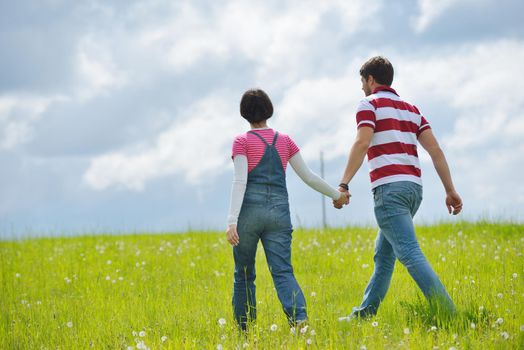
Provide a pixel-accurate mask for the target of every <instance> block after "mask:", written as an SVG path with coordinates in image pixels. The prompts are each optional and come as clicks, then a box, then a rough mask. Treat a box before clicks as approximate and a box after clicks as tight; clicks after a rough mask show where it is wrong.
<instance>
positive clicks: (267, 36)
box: [129, 0, 382, 86]
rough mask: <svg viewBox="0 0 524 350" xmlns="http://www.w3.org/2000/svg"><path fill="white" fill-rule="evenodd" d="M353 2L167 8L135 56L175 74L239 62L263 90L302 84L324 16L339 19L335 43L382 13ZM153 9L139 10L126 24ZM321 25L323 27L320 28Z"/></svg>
mask: <svg viewBox="0 0 524 350" xmlns="http://www.w3.org/2000/svg"><path fill="white" fill-rule="evenodd" d="M381 3H382V2H381V1H378V2H373V3H372V4H370V3H369V2H367V1H364V0H358V1H351V2H348V1H342V0H332V1H290V2H256V1H240V0H230V1H226V2H223V3H221V4H220V5H214V6H206V7H198V5H195V4H194V3H192V2H189V1H182V2H178V3H177V4H176V5H174V6H172V7H170V8H169V9H168V10H167V12H168V13H169V15H168V17H169V20H166V21H162V22H161V23H158V24H155V25H148V26H146V27H145V29H142V30H139V31H138V32H137V33H136V35H135V36H136V38H137V39H136V41H133V45H135V44H138V46H139V48H140V50H142V51H144V50H146V51H147V52H150V53H151V55H152V56H154V57H158V59H159V66H161V67H163V68H167V69H171V70H174V71H175V72H177V73H180V72H183V71H185V70H187V69H189V68H192V67H195V66H198V65H199V64H201V63H202V62H203V61H204V60H207V61H209V60H211V61H217V60H218V61H221V60H228V59H234V58H236V57H240V58H241V59H243V60H248V61H250V62H253V63H254V67H255V73H256V77H257V80H259V81H262V82H264V83H265V84H264V86H269V85H271V86H282V84H288V83H290V82H292V81H294V80H296V79H300V78H301V74H303V73H306V72H305V71H304V65H305V62H307V58H308V57H309V56H310V55H312V54H313V53H315V52H317V50H318V48H317V46H316V41H315V40H313V39H314V37H315V36H316V35H317V34H318V33H319V32H321V31H322V28H321V27H320V25H321V24H322V23H325V20H326V18H325V17H326V16H328V15H331V16H335V15H336V16H338V19H339V20H340V21H341V22H343V23H344V25H343V26H342V27H341V28H342V29H343V30H341V31H338V32H330V35H329V41H330V42H332V43H333V45H335V43H336V42H337V41H338V40H340V38H343V37H344V36H347V35H350V34H352V33H354V32H356V31H358V30H361V28H363V27H364V24H365V23H366V21H368V20H370V19H371V18H373V16H374V15H376V12H377V11H378V9H379V8H380V7H381ZM155 8H156V5H154V4H153V5H152V8H149V9H147V8H144V6H140V11H138V9H135V10H133V11H130V13H129V16H130V18H135V17H136V16H138V12H140V14H142V15H143V13H144V11H145V12H148V11H154V9H155ZM323 21H324V22H323Z"/></svg>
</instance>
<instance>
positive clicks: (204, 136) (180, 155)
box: [84, 96, 245, 191]
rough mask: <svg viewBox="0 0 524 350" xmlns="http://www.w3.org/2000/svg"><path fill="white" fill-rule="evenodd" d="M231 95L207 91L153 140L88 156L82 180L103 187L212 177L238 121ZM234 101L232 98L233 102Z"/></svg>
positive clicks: (221, 167) (220, 167)
mask: <svg viewBox="0 0 524 350" xmlns="http://www.w3.org/2000/svg"><path fill="white" fill-rule="evenodd" d="M230 100H231V98H223V97H219V96H211V97H208V98H204V99H203V100H201V101H198V102H197V103H195V104H194V105H193V106H191V107H189V108H188V109H187V110H185V111H183V112H182V113H180V116H179V117H177V121H175V122H174V123H173V124H172V125H171V126H170V127H169V128H167V130H166V131H164V132H162V133H161V134H160V135H158V137H156V139H155V140H153V141H152V142H150V143H149V144H148V143H145V142H142V143H140V144H139V145H137V146H135V147H133V149H128V150H122V151H115V152H111V153H108V154H104V155H101V156H98V157H95V158H94V159H92V161H91V164H90V166H89V168H88V169H87V171H86V173H85V175H84V180H85V181H86V183H87V184H88V185H89V186H90V187H92V188H94V189H98V190H103V189H106V188H108V187H113V186H116V187H121V188H128V189H132V190H136V191H140V190H142V189H144V186H145V184H146V182H148V181H151V180H154V179H157V178H160V177H164V176H169V175H176V174H178V175H182V176H183V177H184V178H185V180H186V181H187V182H189V183H197V182H198V181H200V180H203V179H206V181H211V180H213V179H214V178H215V177H216V175H218V174H220V173H221V172H223V171H225V170H227V169H228V168H227V165H228V164H229V163H230V162H231V160H230V158H229V156H228V154H229V148H230V147H231V142H232V140H233V136H234V135H235V134H236V133H240V132H241V130H242V129H243V127H244V126H245V125H243V123H242V120H241V118H240V116H238V112H237V111H235V110H232V108H231V104H228V103H226V101H230ZM235 107H236V104H235Z"/></svg>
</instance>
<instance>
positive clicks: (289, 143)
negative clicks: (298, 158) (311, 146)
mask: <svg viewBox="0 0 524 350" xmlns="http://www.w3.org/2000/svg"><path fill="white" fill-rule="evenodd" d="M287 148H288V150H289V156H288V159H291V158H292V157H293V156H294V155H295V154H297V153H298V152H299V151H300V148H298V146H297V144H296V143H295V141H293V140H292V139H291V137H289V136H288V137H287Z"/></svg>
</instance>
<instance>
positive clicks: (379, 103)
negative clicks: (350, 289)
mask: <svg viewBox="0 0 524 350" xmlns="http://www.w3.org/2000/svg"><path fill="white" fill-rule="evenodd" d="M360 75H361V81H362V90H364V93H365V94H366V97H365V98H364V99H363V100H361V101H360V104H359V106H358V109H357V128H358V131H357V136H356V139H355V142H354V144H353V146H352V147H351V151H350V153H349V159H348V163H347V165H346V169H345V171H344V176H343V177H342V181H341V184H340V187H339V191H341V192H349V191H348V184H349V182H350V181H351V179H353V176H354V175H355V173H356V172H357V170H358V169H359V168H360V166H361V165H362V161H363V160H364V156H365V155H366V153H367V156H368V162H369V167H370V177H371V187H372V191H373V197H374V205H375V217H376V220H377V223H378V226H379V231H378V235H377V239H376V242H375V255H374V261H375V267H374V271H373V276H372V277H371V280H370V281H369V283H368V286H367V287H366V290H365V292H364V298H363V300H362V303H361V305H360V306H359V307H355V308H353V311H352V313H351V315H350V316H349V317H342V318H341V320H343V319H351V318H355V317H369V316H373V315H375V314H376V313H377V310H378V307H379V305H380V302H381V301H382V300H383V299H384V297H385V295H386V292H387V290H388V287H389V283H390V281H391V275H392V273H393V267H394V265H395V260H396V259H398V260H399V261H400V262H401V263H402V264H403V265H404V266H405V267H406V268H407V270H408V272H409V274H410V275H411V277H412V278H413V279H414V280H415V282H416V283H417V285H418V286H419V288H420V289H421V290H422V292H423V293H424V296H425V297H426V298H427V299H428V301H429V302H430V304H432V305H435V306H436V307H438V308H439V309H441V310H443V311H446V312H451V313H453V312H454V310H455V306H454V304H453V302H452V300H451V298H450V297H449V295H448V293H447V291H446V289H445V287H444V285H443V284H442V283H441V282H440V280H439V279H438V277H437V275H436V274H435V272H434V271H433V269H432V268H431V266H430V265H429V263H428V261H427V260H426V257H425V256H424V254H423V253H422V251H421V249H420V246H419V244H418V242H417V238H416V236H415V230H414V226H413V216H414V215H415V213H416V212H417V209H418V207H419V205H420V202H421V200H422V181H421V177H420V176H421V172H420V165H419V161H418V154H417V141H418V142H419V143H420V144H421V145H422V147H424V149H425V150H426V151H427V152H428V153H429V155H430V156H431V160H432V161H433V165H434V166H435V169H436V170H437V173H438V175H439V177H440V179H441V181H442V184H443V185H444V189H445V191H446V206H447V208H448V211H449V213H450V214H453V215H457V214H458V213H460V211H461V210H462V200H461V198H460V196H459V195H458V193H457V192H456V191H455V187H454V186H453V181H452V179H451V174H450V171H449V167H448V164H447V162H446V158H445V156H444V153H443V152H442V150H441V148H440V147H439V144H438V142H437V140H436V139H435V137H434V136H433V133H432V131H431V128H430V126H429V123H428V122H427V120H426V119H425V118H424V117H423V116H422V115H421V114H420V112H419V110H418V109H417V108H416V107H415V106H413V105H411V104H409V103H407V102H405V101H403V100H402V99H401V98H400V97H399V95H398V94H397V92H396V91H395V90H393V89H392V88H391V83H392V82H393V66H392V65H391V63H390V62H389V61H388V60H387V59H386V58H384V57H380V56H378V57H373V58H371V59H369V60H368V61H367V62H366V63H364V65H363V66H362V68H361V69H360ZM334 205H335V207H337V208H341V206H340V205H337V204H336V203H334Z"/></svg>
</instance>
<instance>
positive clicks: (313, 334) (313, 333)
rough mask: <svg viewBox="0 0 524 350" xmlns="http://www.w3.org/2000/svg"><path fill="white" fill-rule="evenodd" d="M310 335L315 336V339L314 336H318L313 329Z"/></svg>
mask: <svg viewBox="0 0 524 350" xmlns="http://www.w3.org/2000/svg"><path fill="white" fill-rule="evenodd" d="M309 334H311V336H313V337H314V336H315V335H316V334H317V332H315V330H314V329H312V330H311V332H309Z"/></svg>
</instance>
